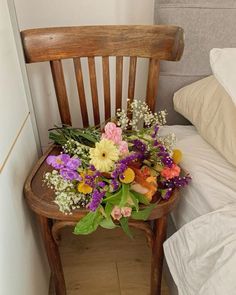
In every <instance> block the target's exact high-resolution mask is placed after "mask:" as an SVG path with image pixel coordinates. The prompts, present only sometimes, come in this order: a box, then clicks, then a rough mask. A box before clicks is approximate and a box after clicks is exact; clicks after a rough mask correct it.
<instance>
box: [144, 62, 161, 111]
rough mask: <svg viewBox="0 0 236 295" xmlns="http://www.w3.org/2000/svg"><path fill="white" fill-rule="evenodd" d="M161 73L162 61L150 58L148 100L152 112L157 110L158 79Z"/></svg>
mask: <svg viewBox="0 0 236 295" xmlns="http://www.w3.org/2000/svg"><path fill="white" fill-rule="evenodd" d="M159 73H160V61H159V60H158V59H155V58H150V61H149V71H148V82H147V94H146V102H147V104H148V105H149V107H150V109H151V111H152V112H154V111H155V102H156V97H157V89H158V80H159Z"/></svg>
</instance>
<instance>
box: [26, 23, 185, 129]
mask: <svg viewBox="0 0 236 295" xmlns="http://www.w3.org/2000/svg"><path fill="white" fill-rule="evenodd" d="M21 36H22V42H23V48H24V53H25V60H26V62H27V63H34V62H44V61H50V66H51V71H52V77H53V82H54V86H55V92H56V96H57V101H58V107H59V112H60V116H61V121H62V123H63V124H67V125H71V115H70V109H69V103H68V97H67V91H66V85H65V79H64V74H63V67H62V60H63V59H71V58H72V59H73V62H74V69H75V75H76V82H77V89H78V95H79V100H80V107H81V114H82V120H83V125H84V127H87V126H88V124H89V120H88V109H87V104H86V97H85V89H84V82H83V73H82V68H81V58H84V57H87V58H88V68H89V76H90V86H91V94H92V102H93V117H94V123H95V125H97V124H99V123H101V122H100V115H99V99H98V87H97V78H96V64H95V57H97V56H99V57H102V69H103V89H104V106H105V119H106V120H107V119H108V118H109V117H110V116H111V97H110V96H111V94H110V71H109V56H113V57H116V82H115V87H116V88H115V89H116V90H115V96H116V97H115V100H116V103H115V106H116V109H118V108H121V106H122V82H123V81H122V80H123V57H130V60H129V78H128V79H129V81H128V95H127V97H128V98H130V99H131V100H132V99H133V98H134V90H135V77H136V65H137V58H148V59H149V70H148V79H147V88H146V89H147V90H146V102H147V103H148V105H149V107H150V109H151V110H154V109H155V100H156V97H157V87H158V78H159V70H160V60H170V61H177V60H179V59H180V58H181V55H182V52H183V48H184V42H183V30H182V29H181V28H180V27H177V26H160V25H153V26H151V25H148V26H143V25H135V26H134V25H127V26H126V25H124V26H82V27H60V28H40V29H30V30H25V31H22V32H21Z"/></svg>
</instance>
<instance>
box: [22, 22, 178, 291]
mask: <svg viewBox="0 0 236 295" xmlns="http://www.w3.org/2000/svg"><path fill="white" fill-rule="evenodd" d="M21 36H22V42H23V47H24V53H25V60H26V63H35V62H45V61H49V62H50V66H51V71H52V77H53V81H54V86H55V91H56V96H57V101H58V107H59V112H60V116H61V121H62V123H64V124H68V125H71V115H70V110H69V104H68V98H67V92H66V86H65V80H64V75H63V67H62V60H63V59H73V62H74V69H75V75H76V81H77V88H78V95H79V101H80V107H81V113H82V121H83V125H84V126H85V127H86V126H88V124H89V120H88V111H89V110H88V109H87V104H86V97H85V90H84V83H83V73H82V68H81V58H82V57H87V58H88V67H89V74H90V85H91V94H92V100H93V117H94V123H95V124H96V125H97V124H99V123H101V122H100V116H99V107H100V104H99V99H98V90H97V79H96V71H95V57H96V56H100V57H102V66H103V88H104V105H105V119H109V117H110V116H111V103H110V101H111V95H110V78H109V75H110V74H109V56H115V57H116V85H115V86H116V91H115V98H116V109H117V108H121V105H122V73H123V57H130V63H129V81H128V94H127V95H126V97H129V98H130V99H131V100H132V99H133V98H134V90H135V77H136V65H137V59H138V58H140V57H141V58H147V59H149V71H148V80H147V88H146V89H147V90H146V101H147V103H148V105H149V106H150V108H151V110H154V109H155V101H156V97H157V86H158V77H159V69H160V60H169V61H177V60H179V59H180V57H181V55H182V52H183V47H184V43H183V30H182V29H181V28H179V27H176V26H159V25H156V26H91V27H87V26H85V27H62V28H42V29H32V30H26V31H23V32H22V33H21ZM59 152H60V150H59V148H58V147H55V146H52V147H51V148H50V149H49V150H48V151H47V152H46V154H44V155H43V156H42V158H41V159H40V160H39V161H38V163H37V164H36V166H35V167H34V169H33V171H32V172H31V174H30V175H29V177H28V179H27V180H26V183H25V188H24V192H25V197H26V200H27V202H28V205H29V206H30V208H31V209H32V210H33V211H34V212H35V213H36V215H37V218H38V221H39V224H40V227H41V232H42V237H43V240H44V244H45V249H46V252H47V256H48V261H49V265H50V267H51V271H52V278H53V280H54V284H55V290H56V294H57V295H65V294H66V287H65V280H64V275H63V269H62V264H61V260H60V255H59V250H58V240H57V236H58V232H59V230H60V229H61V228H63V227H64V226H71V225H74V224H75V223H76V222H77V221H78V220H79V219H80V218H82V217H83V216H84V215H85V214H86V213H87V210H76V211H74V213H73V214H72V215H64V214H63V213H61V212H60V211H59V210H58V206H57V205H56V204H55V203H54V202H53V199H54V195H53V191H52V190H50V189H48V188H47V187H46V186H42V178H43V174H44V173H45V171H47V170H49V168H48V166H47V164H46V163H45V159H46V158H47V156H48V155H49V154H58V153H59ZM178 197H179V194H178V192H177V191H175V192H174V193H173V195H172V196H171V198H170V199H169V201H162V202H160V203H159V205H158V206H157V207H156V208H155V209H154V210H153V212H152V213H151V215H150V217H149V220H153V221H154V222H153V224H154V227H152V226H150V222H142V221H135V220H130V221H129V224H130V226H133V227H136V228H139V229H141V230H143V231H144V233H145V234H146V236H147V241H148V244H149V246H150V247H151V249H152V265H151V294H152V295H157V294H160V290H161V276H162V263H163V247H162V245H163V242H164V240H165V237H166V224H167V219H166V216H167V214H168V213H169V212H170V211H171V210H172V208H173V207H174V206H175V204H176V203H177V201H178Z"/></svg>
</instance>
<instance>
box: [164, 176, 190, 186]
mask: <svg viewBox="0 0 236 295" xmlns="http://www.w3.org/2000/svg"><path fill="white" fill-rule="evenodd" d="M191 179H192V178H191V177H190V176H189V175H186V176H183V177H181V176H176V177H173V178H171V179H169V180H165V181H163V182H162V183H161V186H162V187H163V188H171V189H172V188H175V187H176V188H180V187H184V186H186V185H188V184H189V182H190V181H191Z"/></svg>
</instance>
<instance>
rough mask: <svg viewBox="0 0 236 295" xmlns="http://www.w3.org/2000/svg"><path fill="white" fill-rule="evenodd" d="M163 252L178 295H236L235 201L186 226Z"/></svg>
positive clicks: (166, 245) (167, 243)
mask: <svg viewBox="0 0 236 295" xmlns="http://www.w3.org/2000/svg"><path fill="white" fill-rule="evenodd" d="M164 251H165V256H166V260H167V263H168V265H169V268H170V271H171V274H172V276H173V278H174V280H175V283H176V285H177V286H178V291H179V295H233V294H236V202H234V203H232V204H230V205H227V206H225V207H224V208H223V209H220V210H218V211H215V212H212V213H209V214H206V215H204V216H201V217H199V218H197V219H195V220H193V221H192V222H190V223H188V224H186V225H185V226H183V227H182V228H181V229H180V230H179V231H178V232H177V233H175V234H174V235H172V236H171V237H170V238H169V239H168V240H167V241H166V242H165V243H164Z"/></svg>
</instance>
